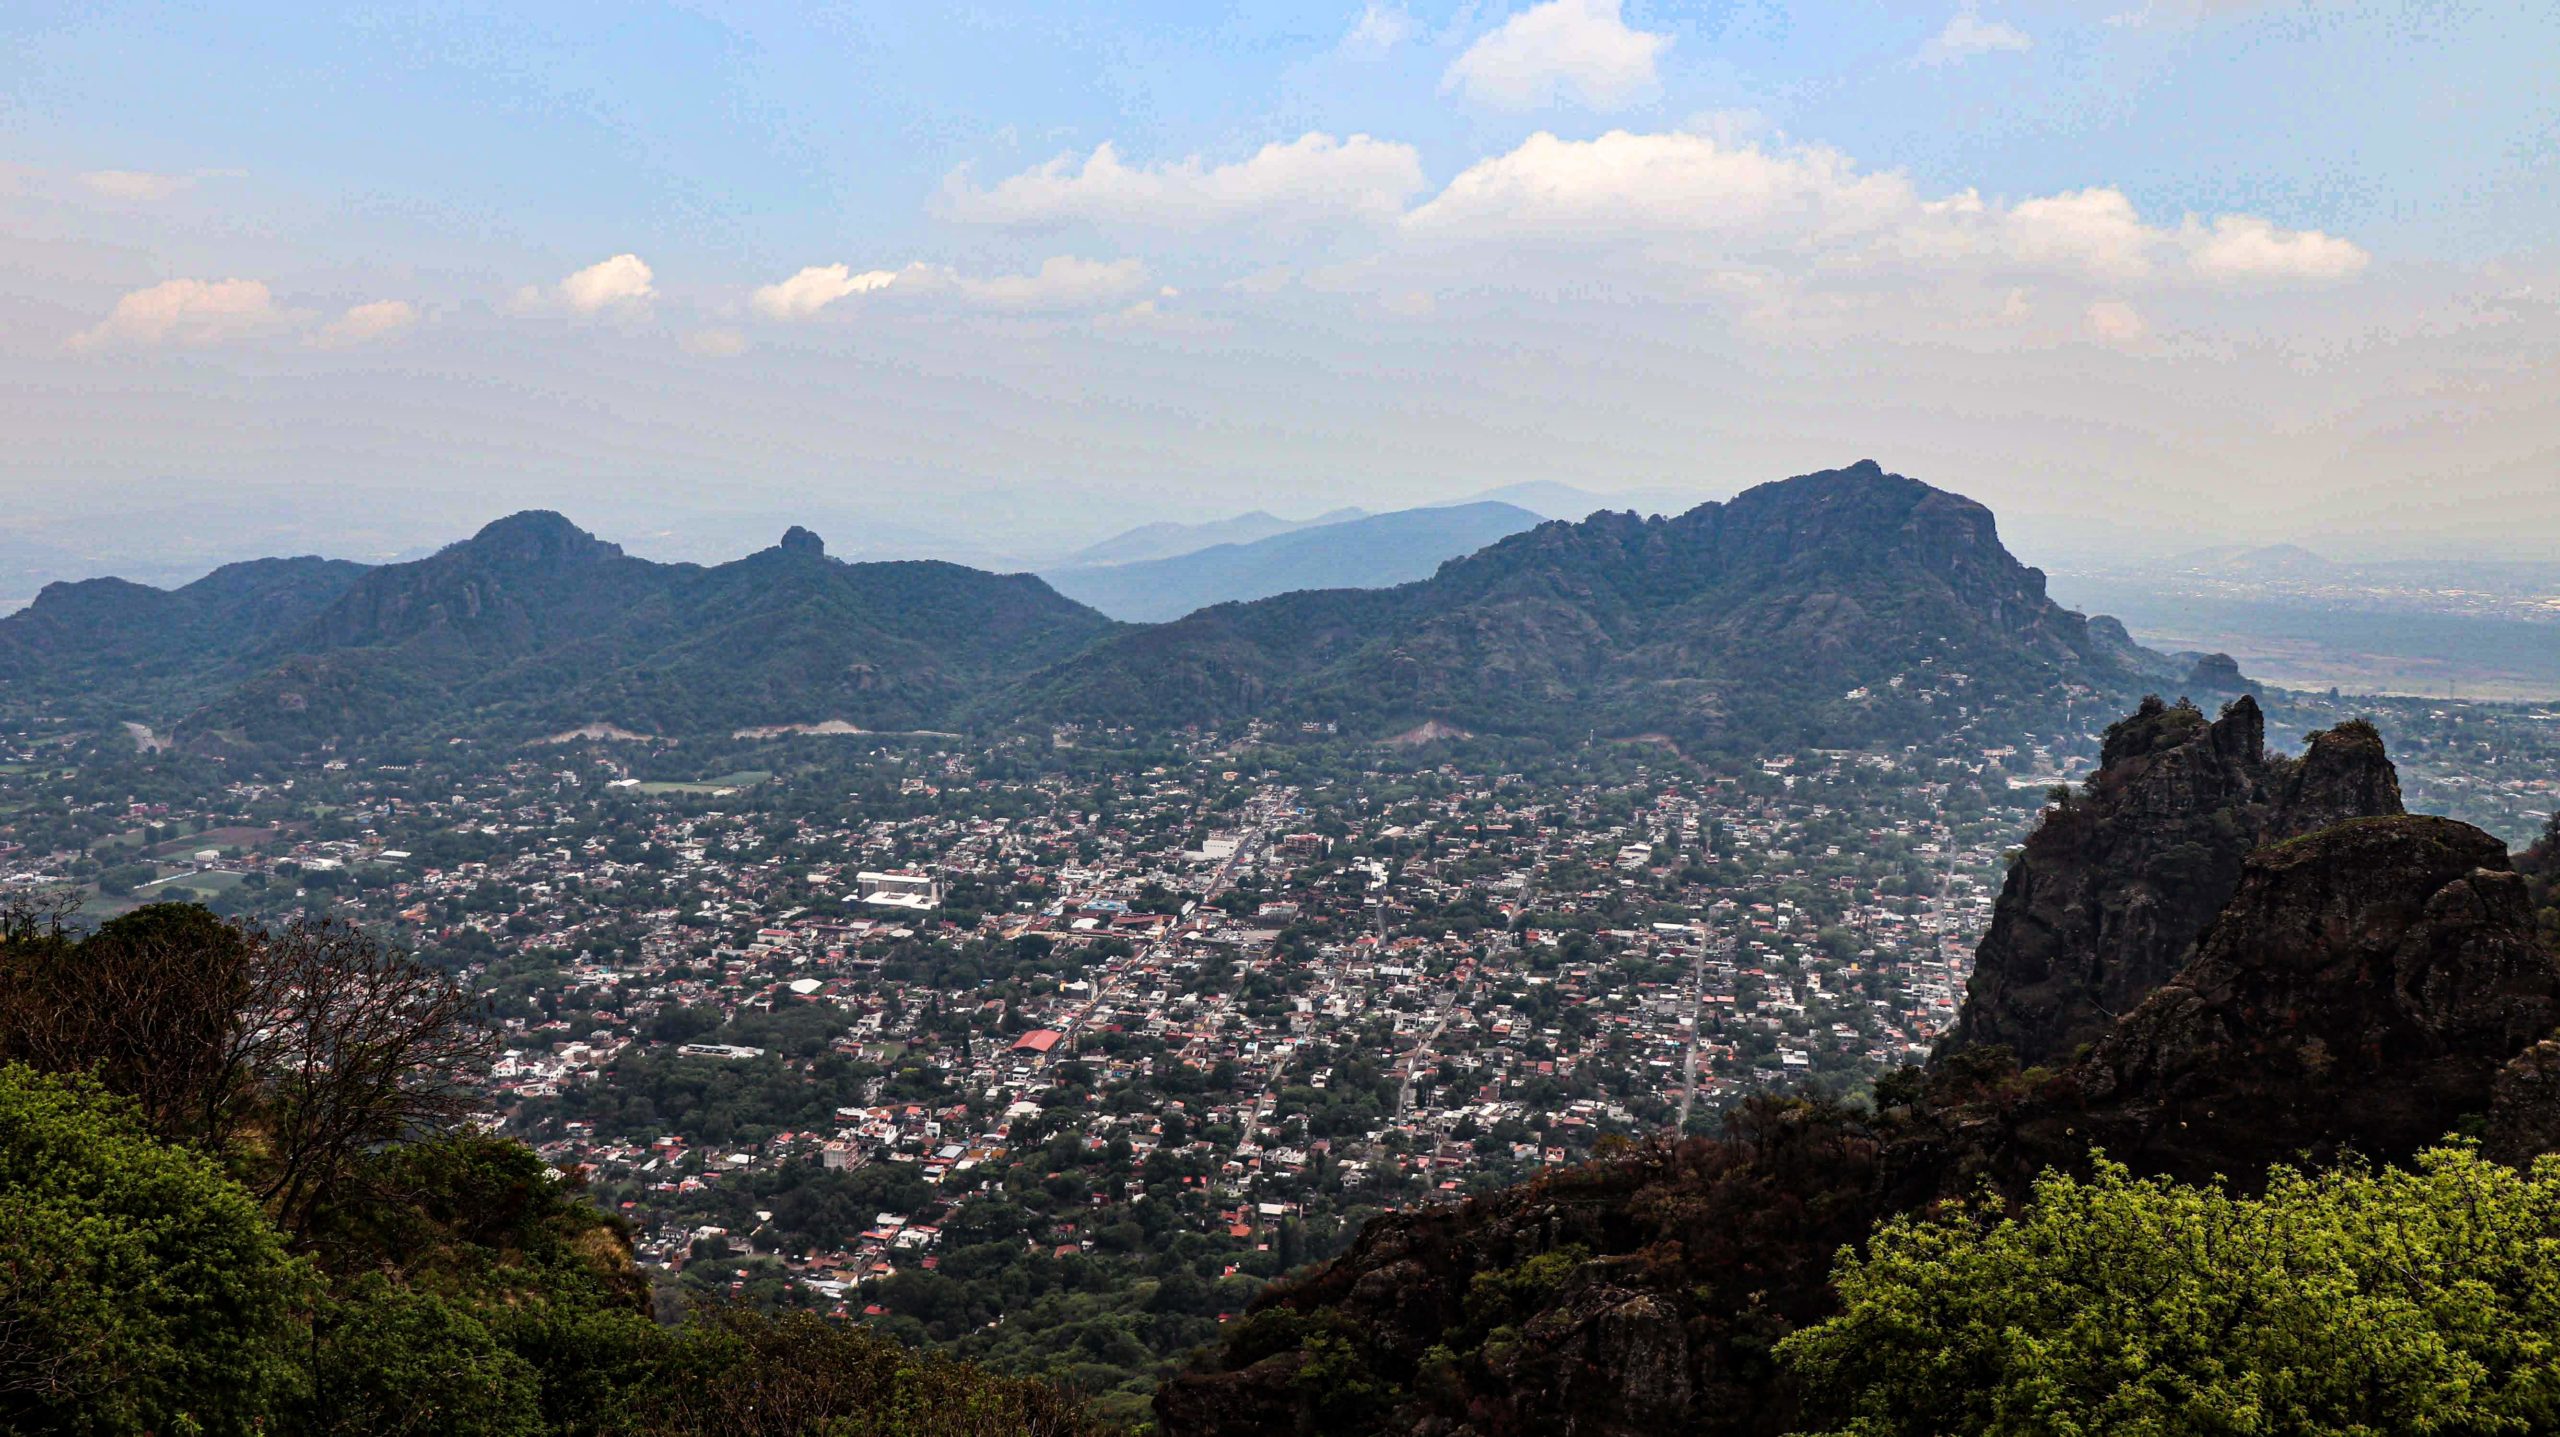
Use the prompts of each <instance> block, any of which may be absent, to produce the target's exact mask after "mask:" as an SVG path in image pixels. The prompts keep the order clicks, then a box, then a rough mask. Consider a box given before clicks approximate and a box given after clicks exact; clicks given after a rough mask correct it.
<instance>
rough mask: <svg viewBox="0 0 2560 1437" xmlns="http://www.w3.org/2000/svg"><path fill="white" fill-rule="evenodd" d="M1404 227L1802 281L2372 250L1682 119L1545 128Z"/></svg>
mask: <svg viewBox="0 0 2560 1437" xmlns="http://www.w3.org/2000/svg"><path fill="white" fill-rule="evenodd" d="M1403 232H1404V234H1405V236H1406V237H1407V239H1408V240H1409V241H1410V242H1412V243H1413V244H1414V245H1416V246H1420V247H1423V248H1426V249H1429V250H1432V251H1434V252H1439V251H1445V250H1447V249H1449V248H1451V247H1453V246H1470V245H1483V244H1497V245H1503V246H1508V247H1511V248H1517V247H1519V246H1521V245H1523V244H1531V245H1536V246H1538V247H1540V248H1542V249H1546V250H1555V251H1562V250H1581V251H1590V250H1595V249H1596V250H1609V249H1616V250H1621V251H1625V252H1627V253H1628V254H1629V255H1631V256H1633V260H1634V262H1637V263H1643V264H1650V265H1653V266H1656V267H1658V268H1668V269H1671V270H1675V271H1681V272H1685V273H1691V274H1695V273H1702V272H1717V273H1724V274H1725V275H1726V278H1725V279H1724V280H1722V281H1719V282H1721V283H1731V282H1733V280H1732V277H1731V270H1732V267H1734V266H1737V265H1742V266H1759V267H1762V268H1764V269H1765V270H1767V271H1768V272H1769V273H1771V274H1773V275H1776V276H1779V277H1785V278H1791V279H1794V280H1798V281H1804V282H1818V281H1821V280H1824V279H1831V278H1839V279H1845V278H1849V277H1855V276H1868V277H1872V276H1876V275H1879V274H1884V273H1890V272H1897V271H1899V272H1902V273H1905V274H1908V275H1913V276H1929V277H1938V278H1943V277H1948V276H1953V275H1970V276H1973V277H1975V278H1978V279H1980V280H1981V281H1982V282H1983V283H1985V284H1986V285H1990V284H1998V285H2001V286H2003V287H2006V286H2008V285H2012V284H2015V283H2017V282H2018V281H2020V280H2028V279H2038V278H2045V277H2059V278H2066V279H2071V280H2076V281H2078V282H2081V283H2083V284H2086V285H2089V286H2092V287H2100V286H2103V287H2105V288H2108V289H2111V290H2121V289H2122V287H2124V286H2127V285H2133V284H2144V283H2151V284H2167V283H2175V282H2180V281H2185V282H2189V283H2192V282H2195V281H2199V280H2202V281H2211V282H2215V283H2223V284H2248V283H2267V282H2273V281H2282V280H2304V279H2342V278H2346V277H2350V276H2352V275H2354V274H2356V273H2358V272H2359V271H2360V270H2361V269H2362V268H2363V267H2364V264H2365V261H2366V256H2365V253H2364V251H2363V250H2361V249H2359V248H2357V247H2356V246H2355V245H2353V244H2352V243H2350V242H2348V241H2346V240H2342V239H2337V238H2334V237H2332V236H2329V235H2326V234H2322V233H2320V232H2318V231H2316V230H2287V229H2283V228H2280V227H2278V226H2277V225H2276V224H2275V223H2274V222H2273V221H2270V220H2267V219H2263V218H2260V217H2257V216H2251V215H2223V216H2219V217H2217V218H2214V219H2212V220H2211V221H2209V222H2208V221H2204V220H2198V219H2193V218H2188V219H2185V220H2183V221H2181V222H2180V223H2178V224H2175V225H2164V224H2155V223H2151V222H2148V221H2146V220H2145V219H2144V218H2143V217H2142V215H2141V213H2140V212H2139V210H2138V209H2137V208H2136V207H2135V205H2134V203H2133V201H2132V199H2131V198H2129V197H2128V196H2127V195H2125V194H2124V192H2123V191H2121V190H2117V189H2113V188H2109V187H2106V186H2093V187H2091V188H2088V189H2081V190H2070V191H2065V192H2063V193H2060V194H2054V195H2042V196H2033V197H2029V198H2025V199H2020V200H2015V201H2009V202H1999V201H1993V200H1986V199H1985V198H1983V196H1982V195H1981V194H1980V193H1979V192H1978V191H1974V190H1962V191H1958V192H1956V193H1953V194H1948V195H1940V196H1930V195H1926V194H1923V193H1922V192H1921V191H1920V190H1919V189H1918V188H1917V187H1916V186H1914V185H1913V184H1912V183H1911V181H1910V180H1909V179H1908V178H1907V177H1906V176H1903V175H1901V174H1899V173H1896V172H1892V171H1869V170H1863V169H1861V168H1860V167H1859V166H1858V165H1857V164H1856V162H1854V161H1853V160H1851V159H1850V158H1849V157H1848V156H1846V155H1844V154H1842V153H1840V152H1839V151H1837V150H1834V149H1830V148H1827V147H1824V146H1819V145H1802V146H1788V145H1760V144H1752V143H1740V142H1734V141H1731V140H1722V139H1718V138H1715V137H1713V136H1710V135H1705V134H1696V133H1689V132H1685V131H1672V132H1668V133H1661V134H1634V133H1630V132H1628V131H1624V130H1615V131H1611V132H1609V133H1607V134H1604V135H1601V136H1599V137H1597V138H1595V139H1590V140H1566V139H1560V138H1558V137H1557V136H1555V135H1553V134H1547V133H1540V134H1536V135H1532V136H1530V137H1529V138H1528V139H1526V140H1524V141H1522V142H1521V143H1520V144H1519V146H1517V147H1516V148H1514V149H1512V150H1510V151H1508V152H1506V153H1503V154H1499V155H1494V156H1490V157H1488V158H1486V159H1483V160H1480V161H1478V162H1477V163H1475V164H1474V165H1471V166H1469V167H1468V168H1467V169H1465V170H1464V171H1462V172H1460V173H1459V174H1458V175H1457V176H1456V177H1455V178H1454V179H1452V180H1451V181H1450V182H1449V183H1448V185H1447V186H1446V187H1445V188H1443V189H1442V190H1441V192H1440V193H1439V194H1437V195H1434V196H1433V197H1432V198H1431V199H1430V200H1428V201H1426V202H1425V203H1423V204H1422V205H1420V206H1418V207H1416V208H1415V209H1413V210H1412V211H1411V212H1409V213H1408V214H1407V215H1406V216H1405V219H1404V222H1403ZM1519 272H1520V273H1522V274H1526V275H1531V276H1534V275H1536V274H1539V273H1542V272H1544V271H1542V270H1540V269H1539V268H1537V267H1529V268H1527V269H1524V270H1522V271H1519Z"/></svg>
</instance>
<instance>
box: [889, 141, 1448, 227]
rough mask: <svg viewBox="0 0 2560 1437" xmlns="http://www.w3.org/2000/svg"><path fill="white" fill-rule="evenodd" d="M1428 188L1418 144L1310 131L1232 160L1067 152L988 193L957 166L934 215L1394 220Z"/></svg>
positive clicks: (1199, 223) (1156, 220) (1180, 223)
mask: <svg viewBox="0 0 2560 1437" xmlns="http://www.w3.org/2000/svg"><path fill="white" fill-rule="evenodd" d="M1422 186H1423V179H1422V157H1421V155H1420V154H1419V153H1417V152H1416V151H1415V150H1414V148H1413V147H1412V146H1411V145H1401V144H1392V143H1389V142H1387V141H1384V140H1374V139H1371V138H1370V137H1369V136H1367V135H1353V136H1351V137H1350V138H1348V139H1339V140H1338V139H1335V138H1334V137H1333V136H1331V135H1327V134H1322V133H1318V132H1313V131H1311V132H1309V133H1307V134H1304V135H1301V136H1299V137H1298V138H1297V139H1295V140H1292V141H1290V142H1289V143H1287V144H1269V145H1265V146H1263V147H1262V148H1261V149H1260V150H1258V151H1256V152H1255V153H1254V154H1253V156H1252V157H1251V158H1249V159H1244V160H1239V161H1236V162H1235V163H1233V164H1225V165H1211V164H1209V163H1207V162H1206V161H1204V160H1202V159H1201V158H1200V157H1199V156H1197V155H1194V156H1192V157H1191V158H1189V159H1185V160H1178V161H1174V162H1171V163H1168V164H1159V165H1131V164H1128V163H1127V162H1125V161H1123V160H1122V159H1121V158H1120V152H1119V151H1118V149H1116V148H1115V147H1113V146H1112V145H1110V144H1108V143H1105V144H1102V145H1099V146H1096V147H1095V149H1094V151H1093V153H1092V154H1091V155H1088V156H1086V157H1085V159H1084V162H1083V163H1082V164H1081V165H1078V164H1077V163H1076V162H1075V160H1074V157H1072V156H1069V155H1060V156H1059V157H1057V158H1056V159H1054V160H1051V161H1049V162H1048V163H1047V164H1045V165H1042V166H1040V167H1039V168H1037V169H1032V170H1025V171H1023V172H1022V173H1021V174H1018V175H1014V176H1012V177H1010V178H1008V179H1004V180H1001V181H998V182H997V183H996V184H995V185H994V186H993V187H992V188H989V189H983V190H982V189H979V188H977V187H976V186H974V185H972V184H970V183H969V181H968V178H967V175H966V173H965V172H963V171H955V172H953V174H952V175H951V176H950V177H949V178H948V179H946V180H945V181H944V182H943V186H942V191H941V193H940V194H938V195H937V196H936V197H935V199H934V212H935V214H937V215H938V216H940V217H941V218H944V219H951V220H960V221H965V222H970V223H978V224H1000V225H1018V226H1049V225H1059V224H1069V223H1077V222H1084V223H1095V224H1114V225H1145V226H1162V227H1167V228H1175V229H1198V228H1205V227H1209V226H1213V225H1221V224H1231V223H1238V222H1244V221H1252V222H1257V223H1265V224H1279V225H1283V226H1291V225H1308V224H1316V223H1323V222H1338V221H1344V220H1353V221H1383V220H1390V219H1393V218H1394V217H1395V216H1396V214H1397V213H1398V212H1399V211H1401V210H1402V209H1403V208H1404V204H1405V201H1406V200H1407V199H1409V198H1411V197H1412V196H1413V195H1414V194H1415V193H1416V192H1418V191H1419V190H1421V188H1422Z"/></svg>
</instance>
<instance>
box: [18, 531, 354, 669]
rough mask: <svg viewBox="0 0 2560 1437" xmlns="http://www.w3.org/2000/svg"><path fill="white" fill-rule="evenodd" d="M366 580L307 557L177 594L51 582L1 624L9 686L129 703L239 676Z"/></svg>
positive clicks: (103, 583)
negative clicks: (246, 666)
mask: <svg viewBox="0 0 2560 1437" xmlns="http://www.w3.org/2000/svg"><path fill="white" fill-rule="evenodd" d="M365 572H366V566H364V565H362V564H356V563H350V562H348V561H346V560H343V559H320V558H310V557H305V558H296V559H252V560H249V561H248V562H245V563H239V564H226V565H224V566H223V567H221V568H219V569H216V570H214V571H213V572H212V573H210V574H207V575H205V576H204V577H203V578H201V579H198V580H196V581H195V582H194V583H191V584H185V585H181V586H180V587H178V588H175V589H155V588H151V587H149V586H148V585H143V584H136V583H130V582H128V581H126V580H123V579H82V580H78V581H71V582H57V583H51V584H47V585H45V586H44V588H43V590H42V591H41V592H40V593H38V594H37V595H36V598H35V602H33V603H32V604H29V605H28V606H27V607H26V608H24V609H22V610H20V611H18V612H17V613H14V614H11V615H9V616H8V617H6V618H5V619H0V683H6V684H8V685H9V686H11V687H13V688H30V689H40V690H47V691H52V692H55V693H60V694H63V695H66V696H74V697H76V696H79V695H84V694H88V695H95V696H97V697H98V698H99V699H100V700H101V701H106V702H124V703H128V704H129V703H132V702H137V701H139V700H140V698H141V696H142V695H144V694H146V693H148V692H151V691H153V690H154V689H156V688H159V687H163V686H167V687H176V688H180V689H187V688H200V687H202V686H205V685H208V684H213V683H216V682H219V681H221V680H222V679H223V678H225V677H226V676H230V677H237V676H239V674H240V672H241V668H240V666H241V665H243V664H246V663H248V662H250V661H251V660H253V659H254V658H255V657H256V656H257V655H259V654H262V653H270V652H275V651H278V650H279V649H280V648H281V647H282V646H283V645H284V644H285V643H286V642H287V641H288V639H289V638H290V636H292V635H294V634H296V633H298V632H299V631H300V630H301V629H302V628H303V626H304V625H306V624H308V623H309V622H310V621H311V620H312V618H313V617H315V616H316V615H318V614H319V613H320V612H321V610H323V609H324V608H326V607H327V606H328V605H329V604H330V603H331V602H333V601H334V600H336V599H337V597H338V596H339V595H341V594H343V593H345V592H346V590H347V589H348V588H349V587H350V586H351V585H353V584H354V583H355V582H356V580H357V579H359V578H361V577H362V576H363V575H364V573H365Z"/></svg>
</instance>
